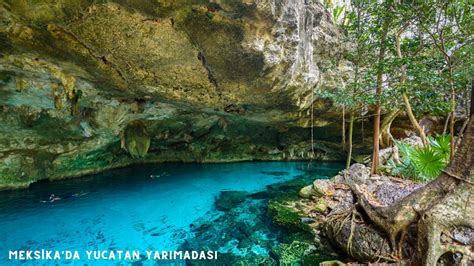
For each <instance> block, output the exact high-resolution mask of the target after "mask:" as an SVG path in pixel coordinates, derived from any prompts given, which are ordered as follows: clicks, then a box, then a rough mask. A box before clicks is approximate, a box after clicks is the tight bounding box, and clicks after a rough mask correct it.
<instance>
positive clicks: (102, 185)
mask: <svg viewBox="0 0 474 266" xmlns="http://www.w3.org/2000/svg"><path fill="white" fill-rule="evenodd" d="M340 168H341V165H340V164H334V163H312V164H311V167H310V168H308V163H307V162H256V163H250V162H249V163H230V164H161V165H146V166H135V167H130V168H125V169H118V170H113V171H109V172H106V173H103V174H99V175H94V176H88V177H84V178H79V179H70V180H63V181H56V182H44V183H38V184H34V185H33V186H32V187H31V188H29V189H27V190H18V191H10V192H1V193H0V210H1V212H0V240H1V242H0V252H1V254H0V265H5V264H6V263H7V262H8V263H9V264H11V263H12V261H8V250H41V249H51V250H79V252H81V258H84V259H85V258H86V256H85V250H142V251H143V250H147V249H148V250H175V249H178V247H180V246H181V245H182V244H183V243H184V242H185V240H186V239H191V238H193V237H194V234H195V232H193V230H191V229H192V227H193V226H194V224H195V223H196V222H197V221H201V222H202V221H203V220H206V219H213V217H214V216H216V215H218V214H219V213H221V212H220V211H218V210H216V208H215V200H216V197H218V195H219V194H220V193H221V192H222V191H246V192H250V193H254V192H259V191H264V190H266V189H267V186H268V185H272V184H276V183H281V182H285V181H289V180H292V179H295V178H298V177H301V176H305V175H306V176H307V177H309V178H310V179H314V178H317V177H320V178H325V177H327V176H330V175H333V174H334V173H335V172H337V170H339V169H340ZM308 169H311V173H308V171H309V170H308ZM152 176H153V177H152ZM52 193H54V194H55V195H57V196H59V197H61V198H62V199H61V200H59V201H55V202H47V200H48V197H49V195H50V194H52ZM75 193H81V194H82V195H80V196H78V197H77V196H76V197H74V196H73V197H71V195H73V194H75ZM42 201H46V202H42ZM239 210H240V209H239ZM246 211H247V210H246V208H242V211H241V212H246ZM241 214H242V215H244V216H245V215H247V214H246V213H241ZM249 215H250V214H249ZM231 230H233V229H232V228H229V231H231ZM17 263H20V264H21V265H25V264H40V265H42V264H43V263H44V265H50V263H51V262H41V261H28V262H26V263H25V262H17ZM63 263H65V262H61V264H63ZM69 263H71V264H78V263H79V264H81V263H82V264H83V262H77V261H76V262H69ZM89 263H90V262H89ZM102 263H103V264H108V265H109V264H110V262H100V261H95V262H94V263H93V264H94V265H98V264H102Z"/></svg>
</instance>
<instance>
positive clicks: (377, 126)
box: [371, 19, 389, 174]
mask: <svg viewBox="0 0 474 266" xmlns="http://www.w3.org/2000/svg"><path fill="white" fill-rule="evenodd" d="M388 26H389V19H385V21H384V25H383V28H382V33H381V34H382V35H381V38H380V51H379V55H378V70H377V88H376V90H375V94H376V98H377V104H376V105H375V112H374V113H375V116H374V143H373V155H372V169H371V172H372V174H375V173H377V172H378V167H379V134H380V133H379V132H380V113H381V106H380V97H381V94H382V85H383V68H382V66H381V65H382V62H383V60H384V58H385V50H386V47H385V42H386V40H387V33H388Z"/></svg>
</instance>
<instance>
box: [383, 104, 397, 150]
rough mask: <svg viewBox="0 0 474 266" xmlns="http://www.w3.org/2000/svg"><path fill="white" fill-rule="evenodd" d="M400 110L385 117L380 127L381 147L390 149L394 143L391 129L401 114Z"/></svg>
mask: <svg viewBox="0 0 474 266" xmlns="http://www.w3.org/2000/svg"><path fill="white" fill-rule="evenodd" d="M400 112H401V111H400V110H394V111H391V112H390V113H388V114H387V115H385V116H384V118H383V119H382V123H381V126H380V147H382V148H386V147H389V146H390V145H391V144H392V142H393V137H392V134H391V133H390V127H391V126H392V122H393V120H395V118H397V116H398V115H399V114H400Z"/></svg>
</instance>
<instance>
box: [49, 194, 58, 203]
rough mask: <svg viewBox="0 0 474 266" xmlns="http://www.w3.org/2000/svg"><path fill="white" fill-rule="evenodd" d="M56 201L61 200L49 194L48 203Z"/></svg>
mask: <svg viewBox="0 0 474 266" xmlns="http://www.w3.org/2000/svg"><path fill="white" fill-rule="evenodd" d="M58 200H61V198H60V197H58V196H56V195H54V194H51V196H49V202H55V201H58Z"/></svg>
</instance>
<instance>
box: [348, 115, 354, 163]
mask: <svg viewBox="0 0 474 266" xmlns="http://www.w3.org/2000/svg"><path fill="white" fill-rule="evenodd" d="M353 129H354V111H351V117H350V122H349V147H348V148H349V151H348V153H347V160H346V169H347V168H349V166H351V158H352V133H353Z"/></svg>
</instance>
